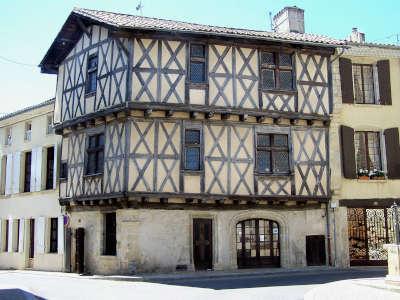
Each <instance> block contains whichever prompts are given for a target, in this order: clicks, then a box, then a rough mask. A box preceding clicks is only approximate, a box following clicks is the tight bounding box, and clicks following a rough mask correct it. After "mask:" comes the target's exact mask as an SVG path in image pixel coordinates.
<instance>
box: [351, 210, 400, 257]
mask: <svg viewBox="0 0 400 300" xmlns="http://www.w3.org/2000/svg"><path fill="white" fill-rule="evenodd" d="M391 214H392V209H391V208H348V210H347V221H348V232H349V250H350V263H351V264H352V265H363V264H373V265H380V264H386V260H387V251H386V249H384V247H383V245H384V244H388V243H391V242H393V240H394V232H393V222H392V218H391Z"/></svg>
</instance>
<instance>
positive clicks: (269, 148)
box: [254, 131, 292, 176]
mask: <svg viewBox="0 0 400 300" xmlns="http://www.w3.org/2000/svg"><path fill="white" fill-rule="evenodd" d="M259 135H266V136H269V139H270V146H259V145H258V136H259ZM276 135H284V136H286V138H287V145H286V146H285V147H283V146H274V145H273V140H274V138H272V139H271V136H272V137H274V136H276ZM258 151H268V152H269V153H270V154H269V158H270V166H271V167H270V171H269V172H266V171H260V170H259V167H258V164H259V162H258V155H257V154H258ZM282 151H286V152H287V153H288V160H287V161H288V171H287V172H274V160H273V153H274V152H282ZM290 155H291V148H290V134H289V133H286V132H261V131H257V132H256V134H255V156H254V157H255V158H254V160H255V164H254V165H255V168H254V173H255V174H256V175H259V176H289V175H291V174H292V167H291V166H292V164H291V157H290Z"/></svg>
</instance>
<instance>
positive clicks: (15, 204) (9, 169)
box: [0, 99, 64, 271]
mask: <svg viewBox="0 0 400 300" xmlns="http://www.w3.org/2000/svg"><path fill="white" fill-rule="evenodd" d="M53 110H54V99H53V100H49V101H46V102H43V103H41V104H39V105H36V106H33V107H29V108H26V109H23V110H21V111H18V112H16V113H12V114H9V115H6V116H4V117H1V118H0V268H1V269H9V268H14V269H34V270H53V271H63V270H64V219H63V216H62V209H61V206H60V205H59V202H58V188H57V169H58V165H57V162H58V159H57V156H58V155H59V146H60V142H61V138H60V137H59V136H57V135H55V134H54V130H53Z"/></svg>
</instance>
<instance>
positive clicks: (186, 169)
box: [181, 124, 204, 173]
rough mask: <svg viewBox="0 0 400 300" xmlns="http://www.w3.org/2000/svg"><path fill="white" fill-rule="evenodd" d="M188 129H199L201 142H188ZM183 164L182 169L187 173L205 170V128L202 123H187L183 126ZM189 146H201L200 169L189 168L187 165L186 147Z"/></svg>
mask: <svg viewBox="0 0 400 300" xmlns="http://www.w3.org/2000/svg"><path fill="white" fill-rule="evenodd" d="M187 130H193V131H199V133H200V143H199V144H191V143H186V131H187ZM182 141H183V142H182V164H181V170H182V171H184V172H185V173H202V172H203V171H204V137H203V128H202V125H201V124H190V125H189V124H187V125H185V126H183V131H182ZM187 148H199V149H200V151H199V152H200V153H199V169H198V170H193V169H189V168H187V166H186V149H187Z"/></svg>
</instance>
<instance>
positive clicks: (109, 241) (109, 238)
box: [103, 212, 117, 255]
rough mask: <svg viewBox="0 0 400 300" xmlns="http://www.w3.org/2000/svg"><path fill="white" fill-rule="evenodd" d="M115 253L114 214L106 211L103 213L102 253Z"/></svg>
mask: <svg viewBox="0 0 400 300" xmlns="http://www.w3.org/2000/svg"><path fill="white" fill-rule="evenodd" d="M116 254H117V225H116V214H115V212H113V213H106V214H105V215H104V251H103V255H116Z"/></svg>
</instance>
